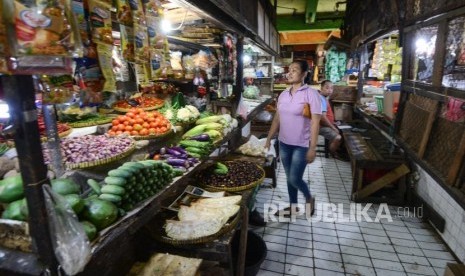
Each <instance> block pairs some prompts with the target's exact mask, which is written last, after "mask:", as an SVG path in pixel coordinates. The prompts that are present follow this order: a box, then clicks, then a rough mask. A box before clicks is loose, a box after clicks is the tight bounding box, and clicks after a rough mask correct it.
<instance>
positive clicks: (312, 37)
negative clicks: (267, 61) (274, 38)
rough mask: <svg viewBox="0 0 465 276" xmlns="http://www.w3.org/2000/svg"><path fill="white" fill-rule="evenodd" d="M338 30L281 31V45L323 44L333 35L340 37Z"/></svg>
mask: <svg viewBox="0 0 465 276" xmlns="http://www.w3.org/2000/svg"><path fill="white" fill-rule="evenodd" d="M338 33H339V31H322V32H281V33H280V34H279V36H280V44H281V45H303V44H324V43H325V42H326V41H327V40H328V38H329V37H330V36H331V35H333V36H337V37H340V35H339V34H338Z"/></svg>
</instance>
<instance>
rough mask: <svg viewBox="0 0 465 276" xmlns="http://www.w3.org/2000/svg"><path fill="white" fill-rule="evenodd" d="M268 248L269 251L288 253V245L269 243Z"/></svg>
mask: <svg viewBox="0 0 465 276" xmlns="http://www.w3.org/2000/svg"><path fill="white" fill-rule="evenodd" d="M266 247H267V249H268V250H269V251H275V252H281V253H286V245H285V244H280V243H273V242H267V243H266Z"/></svg>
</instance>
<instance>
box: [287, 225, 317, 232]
mask: <svg viewBox="0 0 465 276" xmlns="http://www.w3.org/2000/svg"><path fill="white" fill-rule="evenodd" d="M289 230H290V231H295V232H302V233H312V227H311V226H304V225H297V224H289Z"/></svg>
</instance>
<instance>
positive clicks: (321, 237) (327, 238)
mask: <svg viewBox="0 0 465 276" xmlns="http://www.w3.org/2000/svg"><path fill="white" fill-rule="evenodd" d="M313 231H315V228H314V229H313ZM313 240H314V241H319V242H325V243H334V244H338V238H337V237H336V236H326V235H318V234H315V233H313Z"/></svg>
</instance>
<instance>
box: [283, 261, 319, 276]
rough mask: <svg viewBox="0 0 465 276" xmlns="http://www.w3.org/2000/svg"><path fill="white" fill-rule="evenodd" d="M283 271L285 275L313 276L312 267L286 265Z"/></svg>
mask: <svg viewBox="0 0 465 276" xmlns="http://www.w3.org/2000/svg"><path fill="white" fill-rule="evenodd" d="M284 271H285V274H286V275H297V276H307V275H313V268H312V267H306V266H299V265H293V264H286V266H285V270H284Z"/></svg>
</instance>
